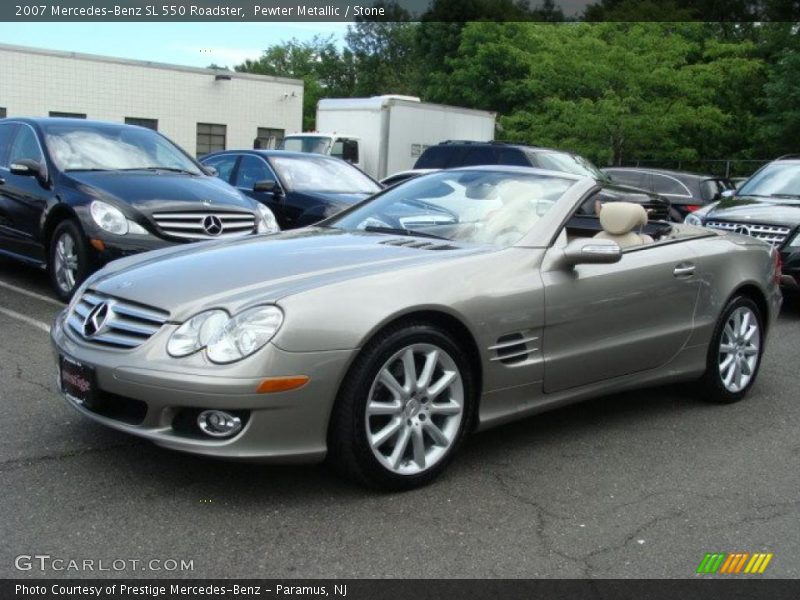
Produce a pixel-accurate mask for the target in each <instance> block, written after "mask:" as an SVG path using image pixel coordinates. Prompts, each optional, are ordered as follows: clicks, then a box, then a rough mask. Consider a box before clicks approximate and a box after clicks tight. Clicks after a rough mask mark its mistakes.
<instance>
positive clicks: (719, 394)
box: [703, 296, 766, 404]
mask: <svg viewBox="0 0 800 600" xmlns="http://www.w3.org/2000/svg"><path fill="white" fill-rule="evenodd" d="M742 306H746V307H747V308H749V309H750V310H752V311H753V314H754V315H755V316H756V320H757V322H758V328H759V335H760V343H759V348H758V360H757V361H756V367H755V369H754V370H753V376H752V377H751V378H750V381H749V382H748V383H747V385H746V386H745V387H744V388H743V389H742V390H740V391H738V392H731V391H730V390H728V389H727V388H726V387H725V385H724V384H723V383H722V374H721V373H720V372H719V346H720V340H721V339H722V332H723V330H724V329H725V324H726V323H727V321H728V318H729V317H730V315H731V314H732V313H733V311H735V310H736V309H737V308H740V307H742ZM765 341H766V335H765V332H764V315H762V314H761V310H759V308H758V305H757V304H756V303H755V302H753V300H751V299H750V298H748V297H747V296H734V297H733V298H732V299H731V300H730V301H729V302H728V304H727V305H726V306H725V310H723V311H722V314H721V315H720V318H719V319H718V320H717V324H716V326H715V327H714V334H713V335H712V337H711V345H710V346H709V348H708V357H707V359H706V372H705V375H704V376H703V384H704V385H703V388H704V392H705V398H706V399H707V400H709V401H711V402H717V403H720V404H730V403H733V402H738V401H739V400H741V399H742V398H744V397H745V396H746V395H747V392H748V391H749V390H750V388H751V387H753V384H754V383H755V382H756V378H757V377H758V372H759V369H760V368H761V357H762V356H763V354H764V343H765Z"/></svg>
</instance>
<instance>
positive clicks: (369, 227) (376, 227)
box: [364, 225, 448, 240]
mask: <svg viewBox="0 0 800 600" xmlns="http://www.w3.org/2000/svg"><path fill="white" fill-rule="evenodd" d="M364 231H369V232H372V233H393V234H396V235H408V236H412V237H413V236H417V237H425V238H433V239H434V240H447V239H448V238H446V237H444V236H441V235H436V234H434V233H427V232H425V231H415V230H413V229H403V228H402V227H381V226H380V225H367V226H366V227H365V228H364Z"/></svg>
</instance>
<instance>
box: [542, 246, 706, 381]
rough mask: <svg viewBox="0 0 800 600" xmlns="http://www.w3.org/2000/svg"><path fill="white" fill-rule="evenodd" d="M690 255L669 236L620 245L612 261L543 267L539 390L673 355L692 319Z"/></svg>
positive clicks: (609, 375) (694, 282) (651, 365)
mask: <svg viewBox="0 0 800 600" xmlns="http://www.w3.org/2000/svg"><path fill="white" fill-rule="evenodd" d="M548 252H551V253H552V252H560V250H559V249H558V248H551V249H550V250H549V251H548ZM694 258H695V257H694V252H693V251H692V248H691V245H690V244H688V243H687V242H686V241H671V242H662V243H656V244H647V245H643V246H635V247H631V248H628V249H626V250H625V251H624V252H623V255H622V259H621V260H620V261H619V262H617V263H613V264H581V265H577V266H575V267H574V268H572V269H566V268H563V267H560V268H550V269H547V270H543V271H542V278H543V283H544V286H545V330H544V336H543V338H544V339H543V352H544V356H545V377H544V381H545V385H544V389H545V392H547V393H552V392H558V391H561V390H566V389H570V388H576V387H579V386H582V385H588V384H592V383H596V382H599V381H603V380H608V379H613V378H615V377H621V376H624V375H630V374H633V373H637V372H641V371H647V370H649V369H655V368H657V367H659V366H661V365H664V364H665V363H667V362H668V361H669V360H670V359H671V358H672V357H673V356H675V355H676V354H677V353H678V351H679V350H680V349H681V348H682V347H683V345H684V344H685V343H686V341H687V340H688V339H689V336H690V335H691V333H692V328H693V323H694V310H695V304H696V300H697V296H698V293H699V289H700V283H699V279H698V278H697V276H696V275H695V273H694V269H695V265H694ZM548 262H549V261H545V263H544V264H548Z"/></svg>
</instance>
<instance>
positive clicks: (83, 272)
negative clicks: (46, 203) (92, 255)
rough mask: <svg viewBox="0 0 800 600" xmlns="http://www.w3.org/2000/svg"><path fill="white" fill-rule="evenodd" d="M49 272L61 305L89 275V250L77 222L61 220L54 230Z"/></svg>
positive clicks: (50, 247)
mask: <svg viewBox="0 0 800 600" xmlns="http://www.w3.org/2000/svg"><path fill="white" fill-rule="evenodd" d="M47 270H48V273H49V274H50V283H51V285H52V286H53V290H54V291H55V293H56V295H57V296H58V297H59V299H60V300H61V301H62V302H69V301H70V298H72V294H73V293H74V292H75V290H76V289H77V288H78V286H79V285H80V284H81V282H82V281H83V280H84V279H86V276H87V275H88V274H89V249H88V246H87V244H86V238H85V237H84V235H83V232H82V231H81V229H80V227H79V226H78V224H77V223H76V222H75V221H71V220H67V221H62V222H61V223H59V224H58V226H57V227H56V228H55V230H54V231H53V235H52V237H51V238H50V245H49V249H48V260H47Z"/></svg>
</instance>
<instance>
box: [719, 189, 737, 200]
mask: <svg viewBox="0 0 800 600" xmlns="http://www.w3.org/2000/svg"><path fill="white" fill-rule="evenodd" d="M735 195H736V190H724V191H723V192H722V193H721V194H720V196H721V197H722V198H733V197H734V196H735Z"/></svg>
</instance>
